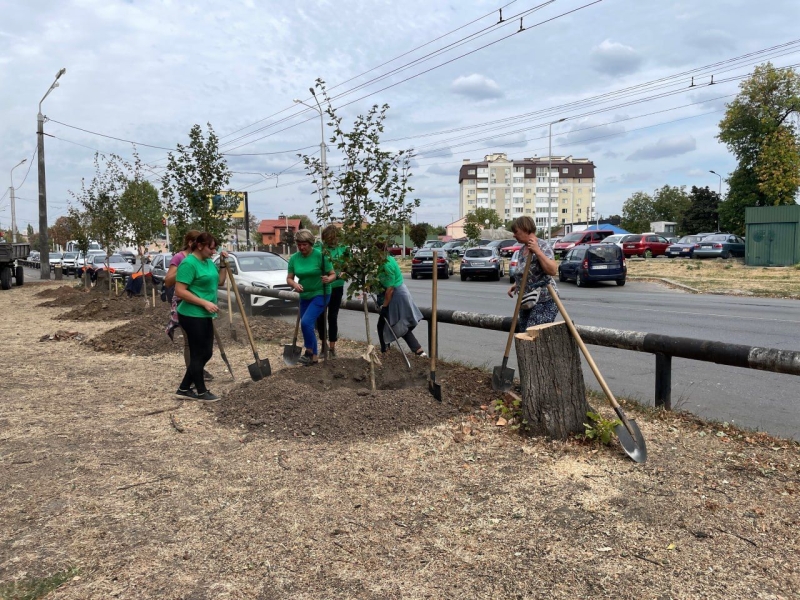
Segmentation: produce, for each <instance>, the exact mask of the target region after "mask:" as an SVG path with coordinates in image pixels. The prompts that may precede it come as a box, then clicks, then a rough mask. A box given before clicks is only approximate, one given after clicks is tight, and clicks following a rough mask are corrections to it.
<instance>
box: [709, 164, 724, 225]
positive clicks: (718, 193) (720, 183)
mask: <svg viewBox="0 0 800 600" xmlns="http://www.w3.org/2000/svg"><path fill="white" fill-rule="evenodd" d="M709 173H713V174H714V175H716V176H717V177H719V191H718V192H717V231H719V203H720V202H722V175H720V174H719V173H717V172H716V171H709Z"/></svg>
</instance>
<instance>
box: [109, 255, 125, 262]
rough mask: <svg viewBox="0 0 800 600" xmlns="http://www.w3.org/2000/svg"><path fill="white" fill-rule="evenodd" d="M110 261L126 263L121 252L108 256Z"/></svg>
mask: <svg viewBox="0 0 800 600" xmlns="http://www.w3.org/2000/svg"><path fill="white" fill-rule="evenodd" d="M108 262H109V263H124V262H125V259H124V258H122V257H121V256H120V255H119V254H113V255H112V256H110V257H109V258H108Z"/></svg>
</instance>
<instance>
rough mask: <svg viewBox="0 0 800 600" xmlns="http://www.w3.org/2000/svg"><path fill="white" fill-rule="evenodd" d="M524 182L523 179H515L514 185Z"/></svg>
mask: <svg viewBox="0 0 800 600" xmlns="http://www.w3.org/2000/svg"><path fill="white" fill-rule="evenodd" d="M523 180H524V178H523V177H514V183H522V182H523Z"/></svg>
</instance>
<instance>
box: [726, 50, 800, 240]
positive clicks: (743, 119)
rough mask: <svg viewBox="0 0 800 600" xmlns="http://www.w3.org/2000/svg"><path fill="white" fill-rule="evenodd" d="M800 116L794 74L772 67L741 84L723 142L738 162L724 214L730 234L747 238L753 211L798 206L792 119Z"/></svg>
mask: <svg viewBox="0 0 800 600" xmlns="http://www.w3.org/2000/svg"><path fill="white" fill-rule="evenodd" d="M799 113H800V75H798V73H796V72H795V71H794V70H793V69H776V68H774V67H773V66H772V64H771V63H766V64H764V65H759V66H758V67H756V68H755V70H754V71H753V75H752V76H751V77H750V78H749V79H746V80H745V81H743V82H742V83H741V85H740V92H739V95H738V96H737V97H736V98H735V99H734V101H733V102H731V103H730V104H729V105H728V107H727V110H726V111H725V117H724V118H723V119H722V121H721V122H720V124H719V135H718V136H717V137H718V138H719V140H720V141H722V142H723V143H724V144H725V145H727V146H728V149H729V150H730V151H731V152H733V154H734V155H735V156H736V158H737V160H738V165H737V168H736V170H735V171H734V173H733V174H732V175H731V177H730V179H729V180H728V188H729V192H728V200H727V201H726V202H724V203H723V207H722V208H721V210H720V219H721V220H722V221H723V222H724V223H725V227H724V229H729V230H730V231H732V232H733V233H739V234H742V233H743V232H744V209H745V208H746V207H748V206H777V205H781V204H794V198H795V196H796V194H797V190H798V189H800V140H799V139H798V131H797V124H796V122H795V121H794V120H793V119H792V118H791V117H792V116H793V115H797V114H799ZM729 203H730V204H729Z"/></svg>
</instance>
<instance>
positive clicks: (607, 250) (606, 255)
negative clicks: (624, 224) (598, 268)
mask: <svg viewBox="0 0 800 600" xmlns="http://www.w3.org/2000/svg"><path fill="white" fill-rule="evenodd" d="M619 255H620V250H619V247H618V246H614V245H605V246H604V245H602V244H595V245H592V246H591V247H590V248H589V258H590V259H591V261H592V262H595V263H613V262H617V261H619Z"/></svg>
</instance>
